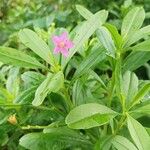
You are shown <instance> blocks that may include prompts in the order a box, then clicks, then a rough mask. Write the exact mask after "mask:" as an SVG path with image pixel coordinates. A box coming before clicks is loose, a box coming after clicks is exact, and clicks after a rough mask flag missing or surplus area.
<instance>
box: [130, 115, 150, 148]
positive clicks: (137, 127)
mask: <svg viewBox="0 0 150 150" xmlns="http://www.w3.org/2000/svg"><path fill="white" fill-rule="evenodd" d="M127 124H128V130H129V132H130V135H131V137H132V139H133V141H134V143H135V144H136V146H137V147H138V149H139V150H149V148H150V136H149V135H148V133H147V132H146V130H145V128H144V127H143V126H142V125H141V124H140V123H139V122H138V121H136V120H135V119H134V118H132V117H131V116H128V120H127Z"/></svg>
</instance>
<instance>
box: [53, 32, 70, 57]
mask: <svg viewBox="0 0 150 150" xmlns="http://www.w3.org/2000/svg"><path fill="white" fill-rule="evenodd" d="M52 40H53V43H54V45H55V48H54V54H57V53H62V54H63V55H64V56H65V57H67V56H68V54H69V51H68V49H69V48H72V47H73V43H72V41H70V40H69V38H68V34H67V32H64V33H62V34H61V35H60V36H56V35H55V36H53V37H52Z"/></svg>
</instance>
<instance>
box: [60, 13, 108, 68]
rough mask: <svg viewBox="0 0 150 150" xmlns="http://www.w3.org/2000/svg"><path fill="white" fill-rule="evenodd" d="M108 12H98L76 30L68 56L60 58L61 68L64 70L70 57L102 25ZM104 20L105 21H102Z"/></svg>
mask: <svg viewBox="0 0 150 150" xmlns="http://www.w3.org/2000/svg"><path fill="white" fill-rule="evenodd" d="M107 15H108V12H107V11H105V10H102V11H99V12H98V13H96V14H95V15H93V16H92V17H91V18H90V19H88V20H87V21H85V22H84V23H83V25H82V26H81V27H80V29H78V31H77V33H76V36H75V38H74V40H73V43H74V47H73V48H72V49H70V51H69V56H68V57H67V58H64V57H62V68H65V66H66V65H67V63H68V62H69V60H70V59H71V57H72V56H73V55H74V54H75V53H76V52H77V51H78V50H79V49H80V47H81V46H82V45H83V43H84V42H85V41H86V40H88V38H89V37H90V36H91V35H92V34H93V33H94V32H95V30H96V29H97V28H98V27H99V26H100V25H102V24H103V23H104V22H102V21H103V20H106V18H107ZM102 18H105V19H102Z"/></svg>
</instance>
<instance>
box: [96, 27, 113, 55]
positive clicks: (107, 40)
mask: <svg viewBox="0 0 150 150" xmlns="http://www.w3.org/2000/svg"><path fill="white" fill-rule="evenodd" d="M96 34H97V37H98V39H99V40H100V42H101V43H102V45H103V46H104V47H105V49H106V51H107V55H109V56H111V57H113V58H115V53H116V47H115V44H114V41H113V40H112V37H111V34H110V33H109V31H108V30H107V28H105V27H100V28H99V29H98V30H97V31H96Z"/></svg>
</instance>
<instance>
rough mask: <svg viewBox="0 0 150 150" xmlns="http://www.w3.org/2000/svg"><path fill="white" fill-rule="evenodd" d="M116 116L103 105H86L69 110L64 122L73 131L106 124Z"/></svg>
mask: <svg viewBox="0 0 150 150" xmlns="http://www.w3.org/2000/svg"><path fill="white" fill-rule="evenodd" d="M116 115H117V113H116V112H114V111H113V110H111V109H110V108H108V107H106V106H104V105H100V104H96V103H88V104H83V105H80V106H78V107H76V108H74V109H73V110H71V111H70V113H69V114H68V115H67V117H66V119H65V122H66V124H67V125H68V126H69V127H70V128H73V129H88V128H92V127H96V126H101V125H103V124H106V123H108V122H109V121H110V119H111V118H113V117H115V116H116Z"/></svg>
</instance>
